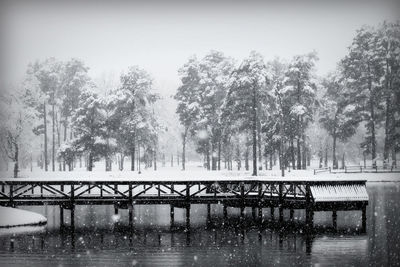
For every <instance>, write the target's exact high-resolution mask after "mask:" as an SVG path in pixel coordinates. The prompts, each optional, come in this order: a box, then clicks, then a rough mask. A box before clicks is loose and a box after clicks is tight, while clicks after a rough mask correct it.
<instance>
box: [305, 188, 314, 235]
mask: <svg viewBox="0 0 400 267" xmlns="http://www.w3.org/2000/svg"><path fill="white" fill-rule="evenodd" d="M311 201H312V200H311V189H310V185H309V184H307V185H306V228H307V230H311V228H312V227H313V225H314V211H313V206H312V202H311Z"/></svg>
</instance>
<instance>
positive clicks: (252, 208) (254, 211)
mask: <svg viewBox="0 0 400 267" xmlns="http://www.w3.org/2000/svg"><path fill="white" fill-rule="evenodd" d="M251 216H252V217H253V220H254V221H255V220H256V208H255V207H251Z"/></svg>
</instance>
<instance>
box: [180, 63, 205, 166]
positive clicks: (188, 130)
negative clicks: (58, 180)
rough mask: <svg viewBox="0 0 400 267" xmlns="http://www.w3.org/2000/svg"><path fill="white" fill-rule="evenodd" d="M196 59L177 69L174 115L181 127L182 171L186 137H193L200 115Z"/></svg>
mask: <svg viewBox="0 0 400 267" xmlns="http://www.w3.org/2000/svg"><path fill="white" fill-rule="evenodd" d="M199 68H200V67H199V62H198V61H197V59H196V57H192V58H190V59H189V60H188V62H187V63H186V64H185V65H184V66H183V67H182V68H181V69H179V75H180V77H181V81H182V85H181V86H180V87H179V88H178V90H177V92H176V94H175V96H174V98H175V100H177V101H178V106H177V108H176V113H177V114H178V115H179V121H180V123H181V124H182V125H183V127H184V130H183V133H182V134H181V135H182V169H183V170H185V164H186V143H187V138H188V135H189V134H191V135H193V133H194V131H195V127H196V123H197V121H198V119H199V114H200V103H199V95H200V92H199V90H200V86H199V81H200V73H199V71H200V69H199Z"/></svg>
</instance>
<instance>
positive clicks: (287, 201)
mask: <svg viewBox="0 0 400 267" xmlns="http://www.w3.org/2000/svg"><path fill="white" fill-rule="evenodd" d="M0 188H1V191H0V205H5V206H25V205H44V204H47V205H59V206H60V207H61V210H63V209H64V208H66V209H70V210H71V212H73V210H74V206H75V205H88V204H92V205H114V206H115V209H116V212H118V209H119V208H122V209H125V208H127V209H130V214H131V210H132V209H133V206H135V205H151V204H154V205H156V204H167V205H171V207H180V208H186V209H187V213H188V214H189V213H190V211H189V210H190V205H191V204H207V205H210V204H222V205H224V207H226V206H231V207H238V208H240V209H241V215H242V214H243V213H244V208H245V207H252V208H253V209H254V208H258V209H259V214H262V209H263V208H266V207H269V208H271V214H272V212H273V209H275V208H279V218H280V220H281V219H282V218H283V210H284V209H290V211H291V212H290V214H291V217H292V216H293V210H294V209H305V210H306V214H307V218H308V219H306V220H308V221H310V220H311V221H312V217H313V215H312V214H313V212H314V211H327V210H328V211H334V212H336V211H337V210H362V211H363V214H364V213H365V207H366V205H368V194H367V191H366V187H365V181H359V180H347V181H342V180H314V179H313V180H311V179H308V180H300V179H293V180H284V179H271V178H270V177H268V178H265V177H264V178H263V177H256V178H254V177H252V178H248V177H247V179H237V178H236V179H226V178H223V179H212V180H210V179H197V180H176V181H174V180H159V181H150V180H127V179H125V180H120V181H117V180H107V181H105V180H83V181H77V180H69V181H64V180H59V181H57V180H54V181H42V180H35V179H31V180H27V179H23V180H19V179H6V180H0ZM224 210H225V208H224ZM363 216H365V215H363ZM189 218H190V216H189V217H188V219H189ZM310 218H311V219H310Z"/></svg>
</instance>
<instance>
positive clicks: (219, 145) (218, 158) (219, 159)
mask: <svg viewBox="0 0 400 267" xmlns="http://www.w3.org/2000/svg"><path fill="white" fill-rule="evenodd" d="M217 169H218V170H219V171H220V170H221V139H219V140H218V157H217Z"/></svg>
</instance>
